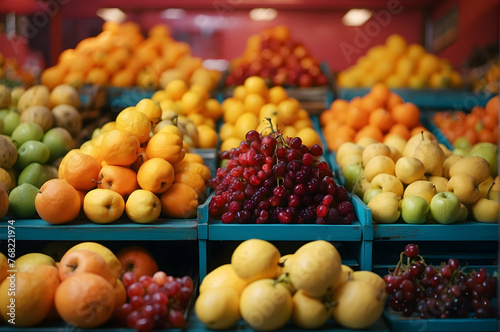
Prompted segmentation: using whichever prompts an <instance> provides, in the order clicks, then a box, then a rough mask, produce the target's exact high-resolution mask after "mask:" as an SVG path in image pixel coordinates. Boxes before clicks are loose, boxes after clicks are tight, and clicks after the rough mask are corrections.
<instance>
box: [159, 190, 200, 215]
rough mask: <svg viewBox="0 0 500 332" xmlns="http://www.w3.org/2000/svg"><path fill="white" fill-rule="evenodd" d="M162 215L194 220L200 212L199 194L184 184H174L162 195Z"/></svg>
mask: <svg viewBox="0 0 500 332" xmlns="http://www.w3.org/2000/svg"><path fill="white" fill-rule="evenodd" d="M160 202H161V213H162V215H164V216H165V217H167V218H180V219H187V218H193V217H195V216H196V214H197V212H198V194H196V191H195V190H194V189H193V188H191V187H190V186H188V185H187V184H184V183H174V184H172V186H170V188H169V189H168V190H167V191H166V192H164V193H163V194H161V196H160Z"/></svg>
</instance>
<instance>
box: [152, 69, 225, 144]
mask: <svg viewBox="0 0 500 332" xmlns="http://www.w3.org/2000/svg"><path fill="white" fill-rule="evenodd" d="M151 100H152V101H154V102H156V103H158V104H159V107H160V109H161V119H162V121H161V122H160V123H158V125H157V126H156V128H158V129H160V128H161V127H162V126H163V125H165V124H170V123H171V122H172V121H174V122H175V121H177V125H178V127H179V128H180V129H181V131H182V132H183V133H184V134H185V141H186V143H187V145H189V146H190V147H192V148H201V149H213V148H215V147H216V146H217V143H218V136H217V131H216V121H217V120H218V119H219V118H220V117H221V115H222V107H221V105H220V103H219V102H218V101H217V100H216V99H214V98H210V94H209V90H207V89H206V88H205V87H204V86H202V85H199V84H193V85H191V86H188V85H187V84H186V83H185V82H184V81H182V80H180V79H175V80H173V81H172V82H170V83H169V84H168V85H167V86H166V87H165V88H164V89H163V90H159V91H157V92H155V93H154V95H153V96H152V97H151ZM174 118H176V120H173V119H174ZM183 128H185V130H184V129H183Z"/></svg>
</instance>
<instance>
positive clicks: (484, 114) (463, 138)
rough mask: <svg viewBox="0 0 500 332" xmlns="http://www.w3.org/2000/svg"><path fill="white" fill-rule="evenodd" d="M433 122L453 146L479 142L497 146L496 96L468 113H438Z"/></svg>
mask: <svg viewBox="0 0 500 332" xmlns="http://www.w3.org/2000/svg"><path fill="white" fill-rule="evenodd" d="M433 121H434V123H435V124H436V125H437V126H438V128H439V129H440V130H441V131H442V132H443V134H444V135H445V136H446V137H447V138H448V140H449V141H450V143H452V144H454V145H455V144H456V143H458V144H464V143H465V144H467V143H468V144H469V145H474V144H476V143H480V142H489V143H493V144H497V141H498V96H495V97H493V98H491V99H490V100H489V101H488V103H487V104H486V106H485V107H482V106H475V107H474V108H473V109H472V110H471V112H470V113H465V112H462V111H455V112H449V111H447V112H445V111H443V112H438V113H436V114H435V115H434V116H433ZM459 142H460V143H459Z"/></svg>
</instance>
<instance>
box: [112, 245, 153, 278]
mask: <svg viewBox="0 0 500 332" xmlns="http://www.w3.org/2000/svg"><path fill="white" fill-rule="evenodd" d="M116 257H117V258H118V260H119V261H120V262H121V263H122V275H123V273H125V272H128V271H131V272H134V274H135V276H136V277H137V278H140V277H141V276H143V275H147V276H151V277H152V276H153V274H155V272H157V271H158V270H159V268H158V264H157V263H156V260H155V259H154V257H153V256H152V255H151V253H150V252H149V251H148V250H147V249H145V248H143V247H139V246H129V247H125V248H123V249H121V250H120V251H119V252H118V253H117V254H116Z"/></svg>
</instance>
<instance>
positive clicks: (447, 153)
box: [439, 143, 451, 157]
mask: <svg viewBox="0 0 500 332" xmlns="http://www.w3.org/2000/svg"><path fill="white" fill-rule="evenodd" d="M439 146H440V147H441V150H443V152H444V155H445V156H446V157H448V156H450V155H451V150H450V149H448V147H447V146H446V145H444V144H443V143H439Z"/></svg>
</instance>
